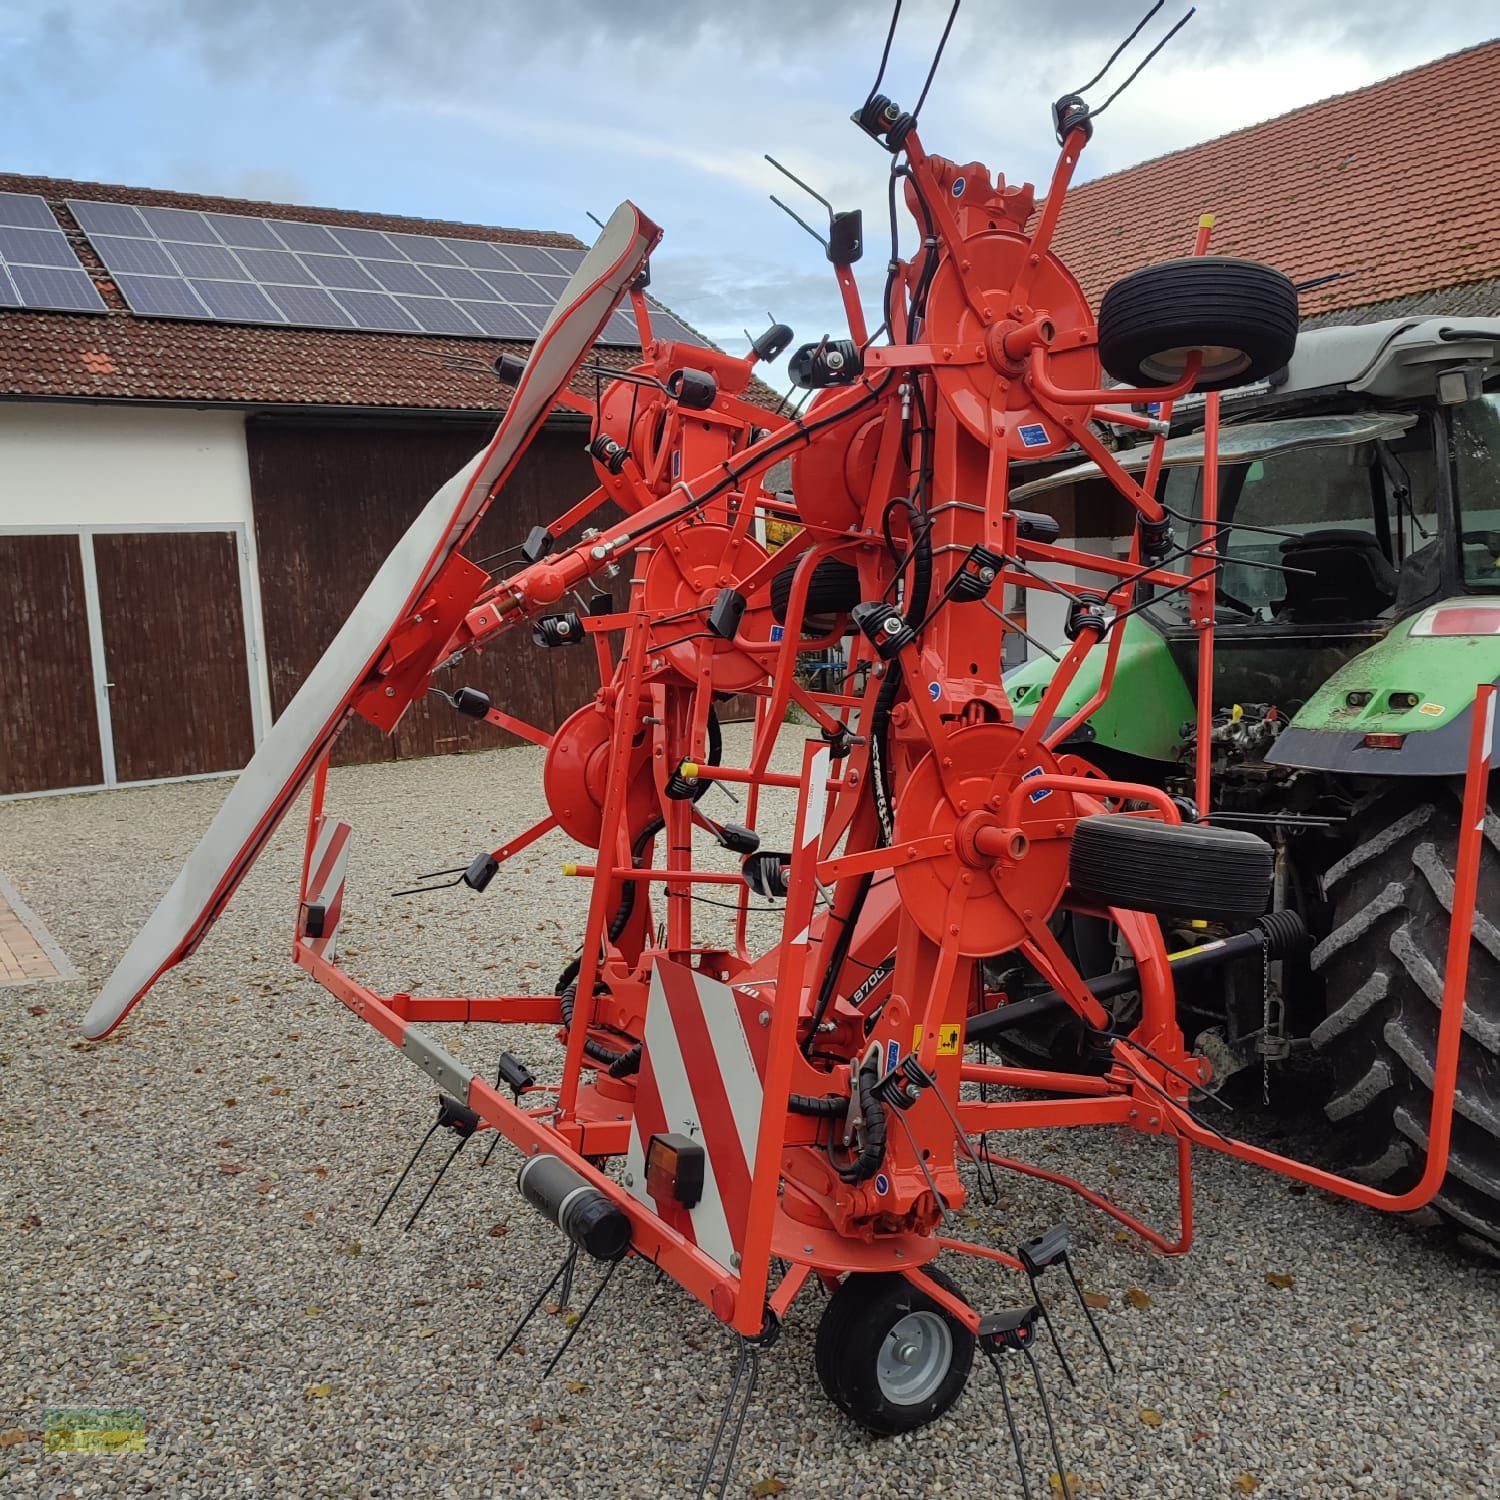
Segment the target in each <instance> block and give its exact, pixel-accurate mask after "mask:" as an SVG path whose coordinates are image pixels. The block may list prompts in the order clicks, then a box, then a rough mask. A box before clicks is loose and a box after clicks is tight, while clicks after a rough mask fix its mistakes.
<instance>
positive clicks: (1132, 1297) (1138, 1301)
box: [1125, 1286, 1153, 1311]
mask: <svg viewBox="0 0 1500 1500" xmlns="http://www.w3.org/2000/svg"><path fill="white" fill-rule="evenodd" d="M1125 1300H1126V1301H1127V1302H1128V1303H1129V1304H1130V1305H1131V1306H1132V1307H1133V1308H1135V1309H1136V1310H1137V1311H1144V1310H1145V1309H1146V1308H1148V1307H1151V1306H1152V1305H1153V1304H1152V1301H1151V1298H1150V1295H1149V1294H1148V1293H1146V1292H1143V1291H1142V1290H1141V1289H1140V1287H1138V1286H1133V1287H1131V1288H1130V1290H1129V1291H1127V1292H1126V1293H1125Z"/></svg>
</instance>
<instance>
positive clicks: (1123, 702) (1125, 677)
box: [1005, 615, 1197, 764]
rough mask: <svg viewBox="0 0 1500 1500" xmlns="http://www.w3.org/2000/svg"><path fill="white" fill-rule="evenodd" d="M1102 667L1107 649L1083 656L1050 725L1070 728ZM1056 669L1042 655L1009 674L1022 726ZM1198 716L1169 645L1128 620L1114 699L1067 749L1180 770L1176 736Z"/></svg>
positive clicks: (1137, 620) (1136, 619) (1134, 618)
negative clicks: (1100, 750)
mask: <svg viewBox="0 0 1500 1500" xmlns="http://www.w3.org/2000/svg"><path fill="white" fill-rule="evenodd" d="M1104 661H1105V648H1104V647H1103V646H1100V648H1099V649H1098V650H1096V651H1091V652H1090V653H1089V654H1088V655H1087V656H1086V657H1084V659H1083V665H1082V666H1081V667H1080V669H1079V671H1078V675H1077V676H1076V677H1075V678H1074V679H1073V683H1072V686H1071V687H1070V688H1069V689H1068V692H1067V695H1066V696H1065V697H1064V698H1063V701H1062V705H1061V707H1060V708H1059V709H1058V712H1057V717H1056V718H1055V719H1054V720H1053V725H1052V727H1054V728H1055V727H1058V726H1060V725H1062V724H1064V723H1066V722H1067V720H1068V719H1070V718H1071V717H1072V716H1073V715H1074V714H1075V713H1077V712H1078V710H1079V709H1080V708H1082V707H1083V706H1084V705H1085V704H1086V703H1087V702H1088V701H1089V699H1090V698H1092V697H1093V696H1094V694H1095V693H1097V692H1098V691H1099V681H1100V678H1101V676H1102V675H1103V672H1104ZM1054 670H1056V663H1055V662H1053V661H1050V660H1049V659H1048V658H1047V657H1045V656H1039V657H1037V658H1035V659H1034V660H1032V661H1029V662H1027V663H1026V664H1025V665H1024V666H1020V667H1017V668H1016V669H1015V670H1014V671H1013V672H1009V673H1007V674H1006V678H1005V690H1006V691H1007V692H1008V693H1009V694H1010V698H1011V703H1012V704H1013V706H1014V708H1015V713H1016V722H1017V723H1018V724H1025V723H1026V722H1027V721H1028V720H1029V719H1030V717H1031V713H1032V710H1033V709H1034V708H1035V707H1036V706H1037V704H1038V703H1040V702H1041V701H1042V696H1043V694H1044V693H1046V691H1047V684H1048V683H1049V682H1051V680H1052V673H1053V672H1054ZM1196 712H1197V710H1196V709H1195V708H1194V706H1193V699H1192V696H1191V695H1190V694H1189V692H1188V689H1187V684H1186V683H1184V682H1183V680H1182V673H1181V672H1180V671H1179V670H1178V668H1177V664H1176V663H1175V662H1174V661H1173V660H1172V653H1171V650H1170V648H1169V647H1168V645H1167V642H1166V640H1165V639H1164V638H1163V637H1162V636H1161V635H1160V634H1159V633H1158V632H1157V631H1156V630H1154V629H1153V628H1152V627H1151V625H1150V624H1148V623H1147V621H1146V620H1145V619H1144V618H1143V617H1142V616H1140V615H1131V617H1130V618H1129V619H1128V620H1126V621H1125V639H1124V641H1123V642H1122V643H1121V645H1120V660H1119V664H1118V665H1117V666H1116V668H1115V680H1114V683H1113V685H1112V687H1111V689H1110V694H1109V697H1108V698H1106V699H1105V700H1104V702H1103V703H1101V704H1100V705H1099V707H1098V708H1097V709H1096V710H1095V711H1094V713H1093V714H1092V715H1091V716H1090V717H1089V718H1088V719H1087V720H1086V721H1085V722H1084V723H1083V724H1081V725H1079V727H1078V729H1076V730H1075V731H1074V733H1073V734H1072V735H1071V736H1070V737H1069V743H1070V744H1071V745H1073V746H1074V747H1078V746H1083V745H1087V746H1095V745H1098V746H1107V747H1109V748H1110V749H1114V750H1123V751H1125V752H1126V753H1128V754H1130V755H1139V756H1142V757H1143V758H1144V759H1146V760H1160V761H1167V762H1170V763H1174V764H1175V763H1176V762H1177V761H1178V760H1179V759H1180V754H1179V751H1180V748H1181V745H1182V736H1181V734H1180V733H1179V731H1180V730H1181V728H1182V726H1183V725H1184V724H1186V723H1189V722H1191V720H1192V719H1193V717H1194V715H1195V714H1196Z"/></svg>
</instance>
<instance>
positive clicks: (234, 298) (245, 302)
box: [188, 279, 285, 323]
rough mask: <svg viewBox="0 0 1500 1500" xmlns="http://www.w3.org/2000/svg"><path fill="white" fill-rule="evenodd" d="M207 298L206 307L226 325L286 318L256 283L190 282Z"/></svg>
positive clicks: (273, 321)
mask: <svg viewBox="0 0 1500 1500" xmlns="http://www.w3.org/2000/svg"><path fill="white" fill-rule="evenodd" d="M188 285H189V286H191V287H192V289H193V290H194V291H195V292H197V294H198V295H199V296H200V297H201V298H202V299H203V305H204V306H205V307H206V308H207V309H208V310H209V312H211V313H212V314H213V315H214V316H215V317H216V318H222V319H223V320H224V321H225V322H226V323H281V322H284V321H285V319H284V318H283V317H282V315H281V313H280V311H279V310H278V309H277V307H276V305H275V304H274V303H273V302H272V301H271V299H270V298H269V297H268V296H266V294H265V293H264V292H263V291H261V289H260V288H259V287H258V286H256V285H255V283H254V282H253V281H201V280H196V279H195V280H192V281H189V283H188Z"/></svg>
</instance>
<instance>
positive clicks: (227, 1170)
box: [219, 1161, 245, 1177]
mask: <svg viewBox="0 0 1500 1500" xmlns="http://www.w3.org/2000/svg"><path fill="white" fill-rule="evenodd" d="M219 1170H220V1171H221V1172H222V1173H223V1174H224V1175H225V1176H226V1177H235V1176H238V1174H239V1173H241V1172H243V1171H244V1170H245V1169H244V1168H243V1167H242V1166H241V1165H240V1164H239V1163H238V1162H237V1161H221V1162H220V1163H219Z"/></svg>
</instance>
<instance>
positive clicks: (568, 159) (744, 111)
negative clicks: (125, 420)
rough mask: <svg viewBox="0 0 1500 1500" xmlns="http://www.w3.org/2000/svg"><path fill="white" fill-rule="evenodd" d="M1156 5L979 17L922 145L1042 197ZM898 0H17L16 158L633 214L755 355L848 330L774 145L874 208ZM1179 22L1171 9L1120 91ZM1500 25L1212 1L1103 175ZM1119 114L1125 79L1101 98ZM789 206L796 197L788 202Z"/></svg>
mask: <svg viewBox="0 0 1500 1500" xmlns="http://www.w3.org/2000/svg"><path fill="white" fill-rule="evenodd" d="M1146 3H1147V0H1072V3H1071V4H1070V5H1068V6H1066V7H1064V6H1056V5H1045V4H1039V3H1037V0H965V4H964V5H963V8H962V10H961V11H960V14H959V17H958V21H957V23H956V25H955V27H954V31H953V35H952V39H951V41H950V42H949V45H948V50H947V54H946V55H945V57H944V60H943V65H942V69H941V71H940V73H939V75H938V80H937V82H936V84H935V85H934V87H933V90H932V94H931V96H930V98H929V100H928V103H927V105H926V107H925V108H924V110H923V112H922V119H923V139H924V140H925V141H926V143H927V144H928V147H929V149H931V150H935V151H938V152H940V153H942V154H944V155H949V156H954V157H956V158H957V159H958V160H960V161H964V160H969V159H972V158H974V157H978V158H980V159H981V160H984V161H986V162H987V163H988V164H989V165H990V166H991V167H994V168H999V169H1001V170H1003V171H1004V172H1005V173H1006V175H1007V176H1008V177H1009V178H1011V179H1012V180H1014V179H1018V178H1025V179H1030V180H1033V181H1037V180H1041V181H1045V178H1046V174H1047V173H1048V172H1049V171H1050V167H1051V158H1052V153H1053V150H1054V148H1053V147H1052V143H1051V136H1050V125H1049V118H1048V103H1049V101H1050V100H1051V99H1053V98H1055V97H1056V96H1057V95H1058V94H1060V93H1063V92H1065V91H1067V90H1069V89H1072V88H1074V87H1076V86H1078V85H1079V84H1081V83H1082V82H1083V81H1084V80H1085V79H1087V78H1088V77H1089V76H1090V75H1091V74H1093V73H1094V72H1095V71H1096V70H1097V68H1098V67H1099V66H1100V65H1101V64H1102V62H1103V61H1104V59H1105V57H1107V56H1108V54H1109V53H1110V51H1111V50H1112V49H1113V47H1114V45H1115V43H1116V42H1117V41H1118V40H1120V39H1121V38H1122V37H1123V36H1124V35H1125V34H1126V33H1127V32H1128V31H1129V30H1130V28H1131V26H1132V25H1133V24H1134V23H1135V21H1136V20H1137V19H1138V16H1139V14H1140V12H1141V11H1143V10H1144V9H1145V7H1146ZM889 6H890V0H686V3H684V0H676V3H673V0H545V3H538V0H0V169H7V170H12V171H20V172H31V173H45V174H48V175H52V176H57V177H77V178H85V179H92V180H97V181H103V182H119V183H130V184H136V185H142V186H152V187H161V188H175V189H182V190H188V191H195V192H208V193H224V194H228V195H231V196H244V197H256V198H268V199H274V200H280V201H285V202H295V203H309V204H320V205H326V206H334V207H340V208H356V209H367V210H380V211H384V212H390V213H398V214H417V215H422V216H427V217H434V218H447V219H459V220H467V221H470V222H475V223H482V224H497V225H513V226H520V227H526V228H546V229H559V230H566V231H569V232H572V233H575V234H578V235H579V236H580V237H583V238H585V239H586V238H588V237H589V236H590V234H591V232H592V229H591V226H590V224H589V221H588V219H587V217H586V211H587V210H593V212H595V213H597V214H598V215H600V217H605V216H607V214H608V211H609V209H610V208H611V207H613V205H614V204H615V203H616V202H618V201H619V200H620V199H621V198H623V197H627V196H628V197H630V198H633V199H634V200H635V201H636V202H637V203H639V204H640V205H641V207H642V208H643V209H645V210H646V212H647V213H649V214H650V215H651V216H652V217H653V218H655V219H656V220H657V222H658V223H660V224H661V225H662V226H663V227H664V228H665V230H666V231H667V234H666V239H665V241H664V243H663V245H662V248H661V250H660V251H659V252H658V255H657V259H656V262H655V267H654V289H655V290H656V291H657V292H658V293H659V294H660V296H661V297H662V298H663V299H664V300H665V301H667V302H668V303H670V304H672V305H673V306H674V307H675V308H676V309H677V310H678V311H679V312H681V313H682V314H683V315H684V316H685V317H687V318H688V319H689V321H691V322H693V323H695V324H696V325H697V326H698V327H700V328H702V329H703V330H704V331H705V332H706V333H708V334H710V335H711V336H713V337H714V338H716V339H718V340H719V341H721V342H724V343H725V344H726V345H727V346H729V347H732V348H739V347H742V341H741V339H740V330H741V329H742V328H743V327H745V326H747V325H748V326H749V327H750V328H751V329H752V330H758V329H759V328H760V327H761V326H763V325H764V323H765V321H766V314H767V313H768V312H771V313H774V314H775V316H776V317H778V318H779V319H781V320H783V321H785V322H788V323H791V324H792V325H793V326H794V327H795V328H796V330H797V332H798V334H799V335H800V336H801V337H802V338H811V337H816V336H818V335H819V334H821V333H823V332H826V331H828V330H830V329H832V330H833V331H835V332H838V331H841V330H840V328H839V312H838V303H837V299H836V296H835V294H834V289H833V283H832V277H831V275H830V273H829V269H828V267H827V264H826V262H825V261H824V260H823V258H822V252H821V251H820V250H819V248H818V247H817V246H816V245H815V244H813V242H812V241H811V240H809V239H808V238H807V237H806V235H805V234H804V233H803V232H802V231H801V230H800V229H798V228H797V227H796V226H795V225H793V224H792V223H791V222H790V221H789V220H787V219H786V218H784V217H783V216H782V215H781V214H780V213H779V212H778V211H777V210H776V209H775V208H774V207H773V206H772V205H771V204H770V203H769V202H768V201H767V195H768V193H770V192H772V191H776V192H778V193H779V194H781V195H783V196H788V194H787V189H788V188H789V186H790V185H789V184H785V183H783V182H781V181H780V179H778V177H777V176H776V174H775V172H774V171H773V170H772V169H771V167H769V166H768V165H767V164H766V162H765V161H764V160H763V159H762V156H763V153H765V152H769V153H771V154H772V155H773V156H776V157H778V158H779V159H781V160H782V161H784V162H785V163H786V164H787V165H788V166H790V167H791V168H793V170H795V171H796V172H798V174H799V175H801V176H803V177H805V178H806V179H807V180H809V181H810V182H812V183H813V184H814V185H816V186H817V187H819V188H820V190H821V191H822V192H823V193H824V194H825V195H826V196H827V197H829V198H831V199H832V200H833V201H834V202H835V203H836V204H837V205H838V206H839V207H841V208H842V207H851V208H852V207H859V208H863V209H864V210H865V216H866V225H867V230H868V233H869V238H870V242H871V252H870V255H869V256H868V258H867V260H866V262H865V264H864V267H863V270H864V272H865V274H864V277H863V280H864V281H865V282H866V283H868V285H867V287H866V290H867V291H868V292H870V293H871V294H873V292H874V291H875V290H876V289H877V286H878V282H879V280H880V276H881V271H880V264H881V262H880V258H879V257H880V252H879V248H878V247H879V244H880V236H881V234H882V233H883V232H884V231H883V228H882V225H883V223H884V215H885V208H884V185H885V178H886V172H887V170H888V165H889V158H888V157H886V155H885V153H884V151H883V150H882V149H881V148H880V147H878V146H877V145H875V144H874V143H873V142H872V141H870V140H868V139H867V138H866V137H865V136H863V135H862V134H861V133H860V132H859V131H857V130H856V129H855V128H854V126H853V125H852V124H850V122H849V119H848V115H849V112H850V111H851V109H853V108H855V107H857V106H858V105H859V104H860V103H861V102H862V101H863V99H864V97H865V94H866V92H867V91H868V89H869V85H870V83H871V81H872V79H873V77H874V71H875V66H876V64H877V62H878V60H879V55H880V47H881V43H882V41H883V39H884V35H885V28H886V24H887V20H888V18H889V14H890V9H889ZM947 8H948V6H947V0H906V4H905V5H904V7H903V11H902V16H901V24H900V27H899V29H898V32H897V38H896V45H895V48H894V50H893V53H892V58H891V63H890V67H889V70H888V73H887V78H886V83H885V85H884V89H885V91H886V92H888V93H890V94H892V95H893V96H894V97H896V98H897V99H898V100H900V101H902V102H903V103H905V104H906V105H907V106H908V107H910V106H911V105H912V104H913V103H914V102H915V99H916V95H917V93H918V92H919V90H920V88H921V83H922V79H923V77H924V76H925V74H926V71H927V65H928V62H929V61H930V58H931V54H932V50H933V47H934V45H935V44H936V40H937V37H938V35H939V33H940V32H941V29H942V24H943V20H944V17H945V15H946V13H947ZM1185 9H1186V3H1185V0H1168V3H1167V4H1166V5H1165V6H1164V7H1163V9H1162V10H1161V12H1160V13H1159V14H1158V15H1157V16H1156V18H1155V20H1154V21H1153V22H1152V23H1151V25H1150V26H1148V28H1147V30H1146V32H1145V33H1144V34H1143V36H1142V38H1141V39H1140V41H1138V42H1137V44H1136V45H1135V47H1133V48H1132V50H1131V52H1130V53H1128V54H1127V55H1126V57H1125V58H1124V59H1122V62H1121V64H1119V65H1117V70H1116V74H1115V75H1114V77H1112V78H1111V79H1110V80H1109V81H1110V82H1111V83H1112V82H1114V81H1115V78H1117V77H1123V75H1124V73H1125V72H1127V71H1128V69H1129V66H1130V65H1131V63H1132V61H1133V60H1134V59H1136V58H1138V57H1139V56H1141V55H1143V52H1144V49H1145V47H1146V46H1148V45H1149V42H1150V40H1152V39H1154V38H1155V37H1157V36H1159V35H1160V34H1161V33H1162V32H1164V31H1165V29H1166V28H1167V26H1168V25H1170V24H1171V22H1172V21H1174V20H1175V19H1176V18H1177V17H1178V16H1180V15H1181V14H1182V12H1183V11H1184V10H1185ZM1496 29H1497V27H1496V24H1495V13H1494V10H1493V7H1492V6H1490V5H1487V4H1485V3H1483V0H1478V3H1476V0H1462V3H1460V0H1254V3H1246V0H1199V3H1198V11H1197V15H1196V16H1195V17H1194V19H1193V20H1192V21H1191V22H1190V23H1189V24H1188V26H1187V27H1186V28H1185V30H1183V31H1182V32H1181V33H1179V35H1178V36H1177V37H1176V38H1175V39H1174V40H1173V41H1172V43H1171V44H1170V46H1169V47H1168V48H1167V50H1166V51H1165V52H1163V53H1162V55H1161V56H1160V57H1158V58H1157V59H1156V61H1155V62H1153V63H1152V65H1151V67H1150V68H1149V69H1148V70H1147V72H1146V73H1145V74H1143V75H1142V77H1141V78H1140V79H1139V80H1138V81H1137V82H1136V83H1135V84H1134V85H1133V86H1132V88H1131V89H1130V90H1129V91H1128V92H1127V93H1126V94H1125V95H1124V96H1122V97H1121V98H1120V100H1118V101H1117V102H1116V103H1115V105H1114V106H1113V107H1112V108H1111V109H1110V111H1109V112H1108V114H1106V115H1105V117H1104V118H1103V119H1102V120H1101V121H1100V122H1099V125H1098V129H1097V132H1096V135H1095V138H1094V142H1093V144H1092V145H1091V146H1090V148H1089V151H1088V152H1087V154H1086V155H1085V158H1084V169H1083V171H1082V174H1081V175H1082V177H1084V178H1087V177H1091V176H1098V175H1100V174H1102V173H1105V172H1110V171H1114V170H1117V169H1118V168H1121V167H1125V166H1128V165H1130V164H1131V163H1133V162H1137V161H1140V160H1143V159H1144V158H1146V157H1150V156H1155V155H1158V154H1160V153H1162V152H1165V151H1171V150H1174V149H1177V148H1179V147H1182V146H1186V145H1190V144H1192V143H1193V142H1195V141H1199V140H1203V139H1205V138H1207V137H1210V136H1213V135H1219V134H1222V133H1223V132H1225V131H1228V130H1232V129H1235V128H1236V127H1238V126H1241V125H1246V124H1249V123H1252V122H1254V121H1256V120H1261V119H1265V118H1267V117H1268V116H1271V115H1275V114H1279V113H1281V112H1283V111H1285V110H1288V109H1291V108H1294V107H1296V106H1297V105H1300V104H1305V103H1309V102H1311V101H1312V100H1315V99H1319V98H1323V97H1325V96H1327V95H1328V94H1332V93H1338V92H1341V91H1343V90H1346V89H1350V88H1356V87H1359V86H1360V85H1362V84H1365V83H1368V82H1371V81H1373V80H1375V79H1377V78H1382V77H1386V76H1388V75H1390V74H1392V73H1396V72H1400V71H1402V70H1403V69H1405V68H1409V67H1412V66H1414V65H1416V64H1418V63H1421V62H1425V61H1427V60H1429V59H1431V58H1433V57H1437V56H1440V55H1441V54H1443V53H1445V52H1450V51H1453V50H1455V49H1457V48H1459V47H1464V46H1468V45H1471V44H1472V43H1475V42H1478V41H1483V40H1485V39H1487V38H1488V37H1489V36H1490V35H1491V34H1492V33H1493V32H1494V31H1495V30H1496ZM1095 98H1096V99H1102V98H1103V91H1096V94H1095ZM790 200H791V201H792V203H793V205H794V206H796V207H798V208H799V209H802V208H805V207H807V206H808V205H807V204H806V201H805V200H802V201H799V200H798V197H797V195H796V191H795V189H792V190H791V194H790Z"/></svg>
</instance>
